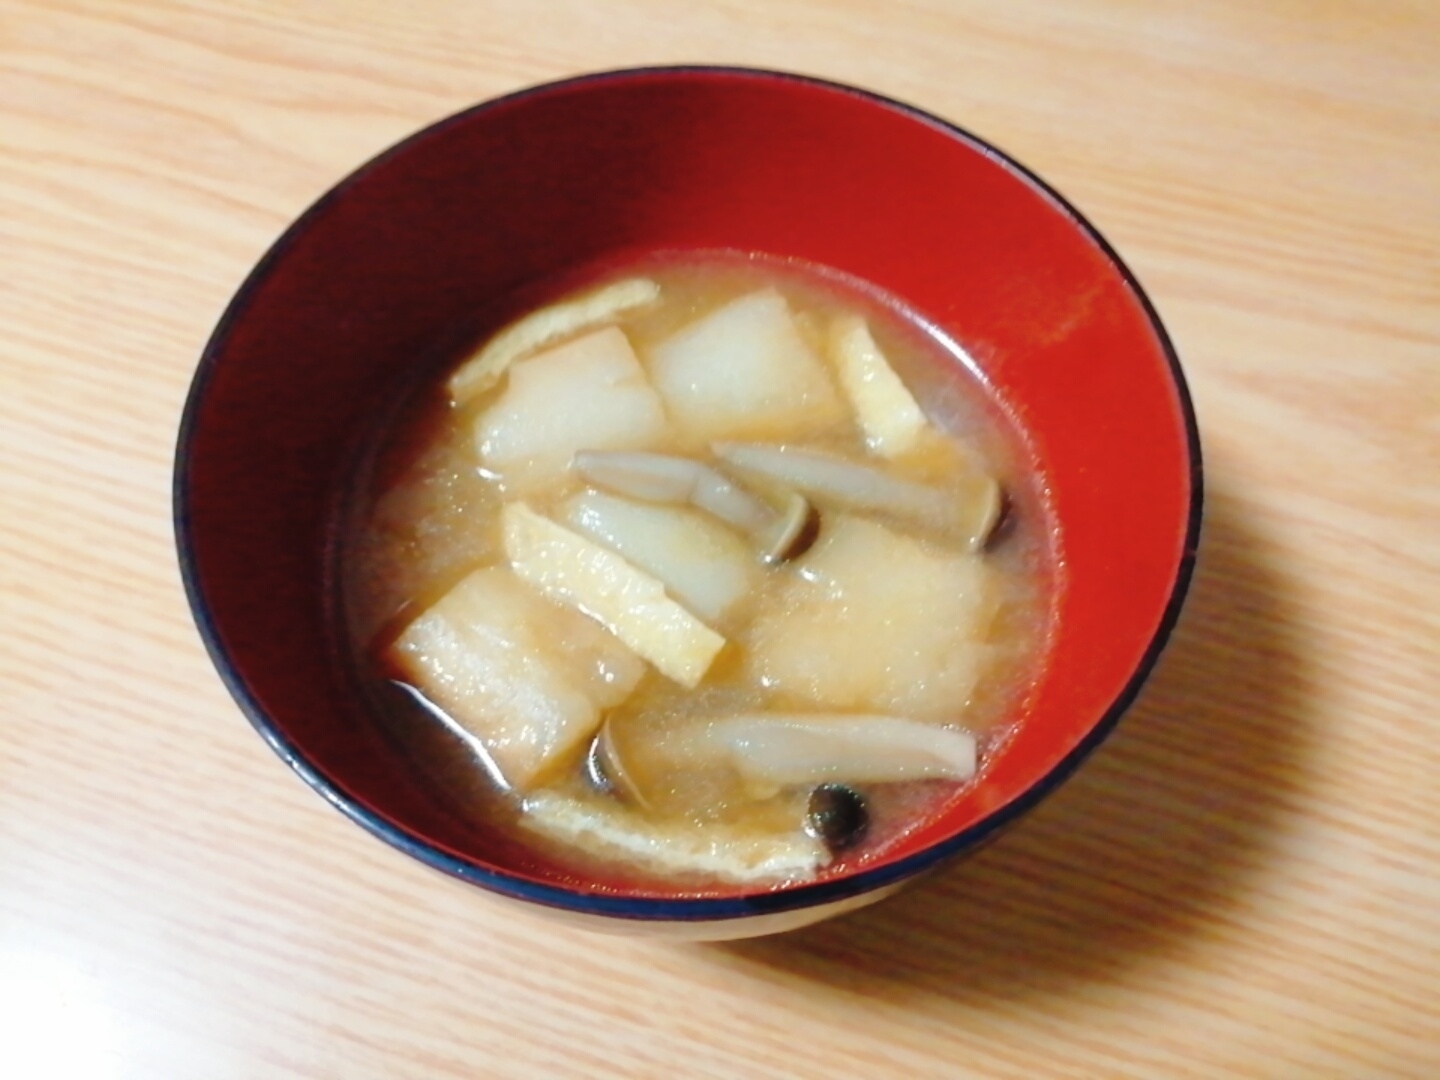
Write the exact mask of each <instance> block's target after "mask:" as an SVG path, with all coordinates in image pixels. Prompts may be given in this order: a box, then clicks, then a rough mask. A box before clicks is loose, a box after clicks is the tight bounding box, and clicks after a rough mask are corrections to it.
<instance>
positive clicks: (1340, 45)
mask: <svg viewBox="0 0 1440 1080" xmlns="http://www.w3.org/2000/svg"><path fill="white" fill-rule="evenodd" d="M689 60H707V61H713V62H736V63H746V64H754V65H764V66H779V67H784V68H788V69H791V70H799V71H803V72H808V73H813V74H819V75H824V76H829V77H832V78H838V79H843V80H846V81H851V82H855V83H858V84H861V85H864V86H868V87H870V88H873V89H875V90H878V91H881V92H884V93H887V94H891V95H894V96H896V97H899V98H902V99H905V100H909V101H912V102H915V103H917V104H919V105H922V106H924V107H926V108H928V109H930V110H932V111H934V112H937V113H940V114H942V115H945V116H947V117H949V118H952V119H954V120H955V121H957V122H959V123H961V124H962V125H964V126H966V127H969V128H971V129H972V130H974V131H976V132H977V133H979V134H981V135H982V136H984V137H987V138H989V139H991V140H992V141H994V142H995V143H997V144H998V145H1000V146H1002V147H1003V148H1005V149H1007V150H1008V151H1010V152H1011V153H1013V154H1015V155H1016V156H1017V157H1019V158H1020V159H1021V160H1022V161H1024V162H1026V163H1027V164H1029V165H1030V166H1032V167H1033V168H1035V169H1036V170H1038V171H1039V172H1040V173H1042V174H1043V175H1045V176H1046V177H1047V178H1048V179H1049V180H1051V181H1052V182H1053V183H1054V184H1056V186H1058V187H1059V188H1060V189H1061V190H1062V191H1064V192H1066V194H1067V195H1068V196H1069V197H1070V198H1071V199H1072V200H1073V201H1075V202H1076V203H1077V204H1078V205H1079V206H1080V207H1081V208H1082V209H1083V210H1084V211H1085V212H1086V213H1087V214H1088V215H1089V216H1090V217H1091V218H1092V219H1093V220H1094V221H1095V223H1096V224H1097V225H1098V226H1099V227H1100V228H1101V230H1102V231H1103V232H1105V234H1106V235H1107V236H1108V237H1109V239H1110V240H1111V241H1112V242H1113V243H1114V244H1115V245H1116V246H1117V247H1118V248H1119V249H1120V250H1121V252H1122V253H1123V254H1124V255H1125V257H1126V258H1127V260H1128V261H1129V262H1130V263H1131V264H1132V265H1133V266H1134V268H1135V269H1136V270H1137V271H1138V273H1139V275H1140V277H1141V278H1142V280H1143V281H1144V282H1145V284H1146V286H1147V287H1148V289H1149V290H1150V291H1151V293H1152V296H1153V298H1154V299H1155V301H1156V303H1157V305H1158V307H1159V308H1160V310H1161V312H1162V314H1163V316H1164V318H1165V319H1166V321H1167V323H1168V325H1169V327H1170V329H1171V331H1172V333H1173V335H1174V337H1175V339H1176V342H1177V344H1178V346H1179V350H1180V353H1181V355H1182V358H1183V359H1184V362H1185V364H1186V368H1187V371H1188V372H1189V375H1190V378H1191V382H1192V389H1193V391H1194V395H1195V399H1196V402H1197V405H1198V408H1199V412H1200V417H1201V423H1202V426H1203V430H1204V436H1205V444H1206V451H1207V469H1208V485H1209V490H1210V493H1211V495H1210V502H1209V512H1208V519H1207V522H1206V530H1205V536H1204V540H1203V546H1202V551H1201V560H1200V569H1199V575H1198V578H1197V581H1196V584H1195V587H1194V591H1193V599H1192V601H1191V603H1190V605H1189V607H1188V609H1187V612H1186V614H1185V617H1184V620H1183V622H1182V624H1181V626H1180V629H1179V631H1178V633H1177V635H1176V637H1175V639H1174V642H1173V644H1172V646H1171V648H1170V649H1169V651H1168V653H1167V654H1166V657H1165V659H1164V661H1163V662H1162V665H1161V668H1160V670H1159V671H1158V673H1157V674H1156V676H1155V678H1154V679H1153V681H1152V683H1151V684H1150V686H1149V687H1148V689H1147V691H1146V692H1145V694H1144V696H1143V698H1142V700H1141V702H1140V703H1139V705H1138V706H1137V707H1136V708H1135V710H1134V711H1133V713H1132V714H1131V715H1130V716H1129V718H1128V719H1127V720H1126V722H1125V723H1124V724H1123V725H1122V728H1121V730H1120V732H1119V734H1118V735H1117V736H1116V738H1115V739H1114V740H1113V742H1111V743H1110V744H1108V745H1107V746H1106V747H1105V748H1104V750H1103V751H1102V752H1101V753H1100V754H1099V755H1098V756H1097V757H1096V758H1095V759H1094V760H1093V761H1092V762H1091V763H1090V764H1089V765H1087V766H1086V768H1085V769H1084V770H1082V772H1081V774H1080V775H1079V776H1078V777H1077V778H1076V779H1075V780H1074V781H1072V782H1071V783H1070V784H1069V785H1068V786H1067V787H1066V788H1064V789H1063V790H1062V791H1061V792H1060V793H1059V794H1058V795H1057V796H1056V797H1055V798H1054V799H1053V800H1052V801H1051V802H1049V803H1047V804H1046V805H1045V806H1044V807H1043V808H1042V809H1041V810H1040V811H1039V812H1037V813H1036V814H1035V815H1034V817H1033V818H1032V819H1030V820H1028V821H1027V822H1026V823H1025V824H1023V825H1022V826H1021V827H1020V828H1018V829H1017V830H1015V831H1014V832H1013V833H1012V834H1010V835H1009V836H1007V837H1006V838H1005V839H1003V840H1002V841H1001V842H1000V843H998V844H997V845H995V846H994V847H993V848H991V849H989V850H987V851H986V852H985V853H983V854H981V855H980V856H978V857H976V858H975V859H973V860H972V861H970V862H969V863H967V864H964V865H961V866H956V867H953V868H950V869H947V870H945V871H943V872H942V873H940V874H939V875H937V876H935V877H933V878H931V879H929V880H928V881H927V882H925V883H923V884H922V885H920V886H918V887H916V888H914V889H912V890H910V891H908V892H906V893H904V894H902V895H901V896H900V897H898V898H896V899H894V900H892V901H889V902H887V903H885V904H883V905H881V906H880V907H878V908H876V909H874V910H873V911H869V912H863V913H860V914H858V915H855V916H852V917H849V918H846V919H843V920H840V921H838V922H835V923H830V924H825V925H822V926H820V927H817V928H814V929H812V930H808V931H803V932H801V933H798V934H794V935H790V936H786V937H780V938H776V939H767V940H761V941H756V942H750V943H741V944H735V945H725V946H676V945H665V944H658V943H653V942H644V941H629V940H624V939H611V938H605V937H595V936H590V935H587V934H584V933H581V932H576V931H569V930H563V929H557V928H555V927H553V926H551V925H549V924H545V923H539V922H531V921H529V920H525V919H521V918H517V917H515V916H513V915H511V914H510V913H509V912H508V911H506V910H502V909H500V908H498V907H497V906H494V905H493V904H491V903H490V902H487V901H486V900H485V899H484V898H482V897H479V896H476V895H474V894H473V893H471V892H470V891H468V890H466V889H464V888H462V887H460V886H458V885H454V884H451V883H449V882H447V881H445V880H443V879H441V878H439V877H437V876H435V875H433V874H431V873H429V872H428V871H425V870H423V869H422V868H420V867H419V866H417V865H413V864H411V863H410V862H409V861H407V860H406V859H405V858H404V857H402V856H400V855H399V854H397V853H394V852H392V851H390V850H389V849H387V848H385V847H383V846H382V845H380V844H378V843H376V842H375V841H373V840H372V839H370V838H369V837H367V836H365V835H363V834H362V833H361V832H360V830H358V829H356V828H354V827H353V826H351V825H349V824H347V823H346V822H345V821H344V820H342V819H341V818H340V816H339V815H337V814H335V813H334V812H333V811H332V810H330V809H329V808H327V807H326V806H325V805H324V804H323V803H322V802H321V800H319V799H317V798H315V797H314V796H313V795H312V794H311V793H310V792H309V791H308V790H307V789H305V787H304V786H303V785H302V784H301V783H300V782H299V781H298V780H296V779H295V778H294V777H293V776H291V775H290V774H289V773H288V772H287V771H286V770H285V769H284V768H283V766H281V765H280V763H279V762H278V761H277V760H276V759H275V758H274V756H273V755H272V754H271V753H270V752H269V751H268V750H267V749H265V747H264V746H263V744H262V743H261V742H260V740H258V739H257V738H255V736H254V735H253V733H252V732H251V731H250V730H249V728H248V726H247V725H246V724H245V722H244V721H243V719H242V718H241V716H240V714H239V712H238V710H237V709H236V708H235V706H234V705H233V704H232V703H231V701H230V699H229V698H228V696H227V695H226V693H225V691H224V690H223V689H222V687H221V686H220V683H219V681H218V679H217V678H216V677H215V675H214V673H213V671H212V669H211V667H210V665H209V662H208V660H207V659H206V657H205V655H204V653H203V650H202V648H201V647H200V644H199V641H198V638H197V636H196V634H195V632H194V630H193V628H192V626H191V623H190V619H189V615H188V613H187V609H186V606H185V603H184V599H183V596H182V593H181V590H180V586H179V581H178V575H177V572H176V569H175V563H174V556H173V543H172V537H171V527H170V519H169V498H170V495H169V483H170V462H171V455H172V449H173V443H174V437H175V428H176V424H177V421H178V416H179V410H180V408H181V405H182V402H183V400H184V395H185V392H186V389H187V387H188V383H189V379H190V376H191V374H192V372H193V368H194V364H195V361H196V357H197V355H198V353H199V351H200V349H201V348H202V346H203V344H204V341H205V339H206V337H207V335H208V333H209V331H210V329H211V327H212V326H213V325H214V322H215V320H216V318H217V317H218V315H219V313H220V312H221V310H222V309H223V307H224V305H225V303H226V301H227V299H228V297H229V296H230V294H231V293H232V292H233V291H234V289H235V288H236V287H237V285H238V284H239V282H240V281H241V279H242V278H243V277H244V275H245V273H246V272H247V271H248V269H249V268H250V266H251V265H253V263H254V262H255V260H256V259H257V258H258V257H259V256H260V255H261V253H262V252H263V251H264V250H265V248H266V246H267V245H268V244H269V243H270V242H271V241H272V240H273V239H274V237H275V236H276V235H277V233H278V232H279V231H280V230H281V229H282V228H283V227H284V226H285V224H286V223H287V222H288V221H289V220H290V219H292V218H293V217H294V216H295V215H296V214H297V213H298V212H299V211H301V210H302V209H303V208H304V207H305V206H306V205H308V203H309V202H311V201H312V200H313V199H315V198H316V197H317V196H319V195H320V194H321V193H322V192H323V191H324V190H325V189H326V188H327V187H328V186H329V185H330V184H331V183H333V182H334V181H335V180H336V179H337V178H338V177H340V176H341V175H343V174H344V173H346V172H347V171H349V170H350V169H351V168H353V167H354V166H355V165H356V164H358V163H359V162H361V161H363V160H364V159H366V158H367V157H369V156H371V155H373V154H375V153H376V152H378V151H379V150H381V149H383V148H384V147H386V146H388V145H389V144H390V143H392V142H394V141H395V140H397V139H399V138H401V137H403V136H404V135H406V134H407V133H409V132H410V131H412V130H414V129H415V128H417V127H419V126H421V125H423V124H425V123H428V122H430V121H432V120H434V119H437V118H439V117H441V116H443V115H446V114H448V113H450V112H453V111H455V110H457V109H459V108H462V107H464V106H466V105H468V104H470V103H473V102H475V101H478V100H481V99H484V98H486V97H490V96H493V95H495V94H498V93H501V92H504V91H508V90H511V89H515V88H518V87H520V86H524V85H527V84H530V83H534V82H538V81H543V80H547V79H551V78H555V77H559V76H563V75H567V74H571V73H575V72H579V71H583V70H591V69H600V68H607V67H615V66H623V65H633V64H640V63H656V62H678V61H689ZM1437 349H1440V7H1437V6H1436V5H1434V4H1431V3H1426V2H1424V0H1415V2H1410V3H1405V2H1401V0H1380V2H1375V3H1365V2H1360V0H1326V2H1324V3H1301V2H1299V0H1267V2H1261V3H1258V4H1257V3H1242V2H1240V0H1214V2H1207V3H1193V2H1140V0H1075V2H1073V3H1066V4H1055V3H1049V2H1044V0H1019V2H1014V3H1007V4H1003V5H1001V4H982V3H962V2H944V0H908V2H902V3H895V4H890V5H885V6H883V7H882V6H878V5H868V4H861V3H859V2H858V0H831V2H826V0H769V2H766V3H760V2H759V0H704V2H699V3H693V4H688V5H683V6H681V5H669V4H663V3H660V2H659V0H623V2H607V3H599V2H594V0H590V2H585V3H581V2H576V0H554V2H549V3H546V4H543V5H541V4H536V3H534V2H533V0H531V2H526V3H521V2H518V0H477V2H462V0H416V2H414V3H411V4H405V5H399V4H386V3H381V2H379V0H371V2H363V3H362V2H341V0H317V2H315V3H308V4H304V5H300V4H287V3H282V2H280V0H252V2H246V3H225V4H222V3H219V2H218V0H196V2H194V3H178V2H170V0H127V2H120V0H5V2H3V3H0V1075H3V1076H7V1077H24V1078H29V1077H61V1076H64V1077H71V1076H85V1077H127V1078H128V1077H145V1078H151V1077H176V1078H182V1077H183V1078H186V1080H192V1078H211V1077H217V1078H230V1077H234V1078H248V1077H255V1076H267V1077H269V1076H275V1077H280V1076H295V1077H309V1078H315V1077H346V1078H347V1080H348V1078H366V1077H400V1076H404V1077H427V1078H429V1077H434V1078H440V1077H457V1078H458V1077H472V1076H477V1075H478V1076H496V1077H500V1076H504V1077H537V1076H544V1077H570V1076H573V1077H601V1076H615V1077H672V1076H694V1077H716V1078H722V1077H723V1078H730V1077H741V1076H743V1077H775V1078H782V1077H784V1078H791V1077H798V1078H807V1077H815V1078H825V1080H833V1078H835V1077H837V1076H852V1075H854V1076H874V1077H878V1076H886V1077H890V1076H894V1077H956V1076H976V1077H982V1076H983V1077H1017V1078H1018V1077H1036V1076H1074V1077H1121V1076H1126V1077H1157V1076H1167V1077H1168V1076H1175V1077H1181V1076H1185V1077H1189V1076H1196V1077H1202V1076H1206V1077H1208V1076H1236V1077H1260V1076H1263V1077H1297V1078H1298V1077H1306V1078H1308V1077H1344V1078H1357V1077H1376V1078H1380V1077H1387V1078H1388V1077H1415V1078H1425V1077H1433V1076H1437V1075H1440V1006H1437V1001H1440V824H1437V823H1440V796H1437V790H1440V786H1437V784H1436V783H1435V776H1436V774H1437V767H1440V752H1437V749H1436V746H1437V739H1436V726H1435V723H1434V720H1433V714H1434V702H1435V701H1436V700H1437V699H1440V677H1437V676H1440V661H1437V655H1440V615H1437V611H1440V552H1437V538H1440V360H1437V355H1440V354H1437Z"/></svg>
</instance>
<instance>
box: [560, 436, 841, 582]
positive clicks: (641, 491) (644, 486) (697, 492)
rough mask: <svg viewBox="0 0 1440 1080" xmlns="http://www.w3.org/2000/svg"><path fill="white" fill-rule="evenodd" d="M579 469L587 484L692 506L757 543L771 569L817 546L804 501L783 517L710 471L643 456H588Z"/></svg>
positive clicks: (798, 498) (795, 498) (577, 462)
mask: <svg viewBox="0 0 1440 1080" xmlns="http://www.w3.org/2000/svg"><path fill="white" fill-rule="evenodd" d="M573 468H574V470H575V472H576V473H577V474H578V475H579V476H580V478H581V479H582V480H585V481H586V482H587V483H591V484H594V485H596V486H597V487H602V488H605V489H607V490H609V491H612V492H614V493H616V494H618V495H628V496H630V497H631V498H634V499H642V500H644V501H646V502H658V503H667V504H671V505H675V506H684V505H689V506H693V507H695V508H696V509H698V510H703V511H705V512H706V513H707V514H710V515H711V516H712V517H716V518H719V519H720V520H721V521H723V522H724V523H725V524H727V525H729V526H731V527H732V528H734V529H736V530H737V531H739V532H741V533H743V534H744V535H746V536H748V537H750V538H751V540H752V541H754V543H755V544H756V546H757V547H758V548H759V549H760V554H761V557H762V558H763V559H764V560H765V561H766V562H768V563H776V562H784V561H785V560H786V559H790V558H794V557H795V556H796V555H798V554H800V553H801V552H802V551H804V550H805V549H806V548H807V547H809V546H810V543H813V542H814V539H815V535H816V533H817V532H818V519H817V518H816V517H815V511H814V508H813V507H812V506H811V505H810V503H809V501H808V500H806V498H805V497H804V496H803V495H798V494H791V495H790V497H789V498H788V499H787V500H786V505H785V508H784V510H782V511H777V510H776V509H775V508H774V507H773V506H771V505H770V504H769V503H767V502H766V501H765V500H764V499H761V498H759V497H758V496H756V495H753V494H751V493H750V492H748V491H746V490H745V489H744V488H742V487H740V486H739V485H738V484H736V483H735V482H734V481H732V480H730V479H729V478H728V477H726V476H725V475H724V474H722V473H720V472H718V471H716V470H715V469H713V468H711V467H710V466H709V465H706V464H703V463H702V462H699V461H695V460H694V459H693V458H685V457H676V456H674V455H670V454H653V453H645V452H643V451H607V450H582V451H580V452H579V453H577V454H576V455H575V458H574V462H573Z"/></svg>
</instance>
